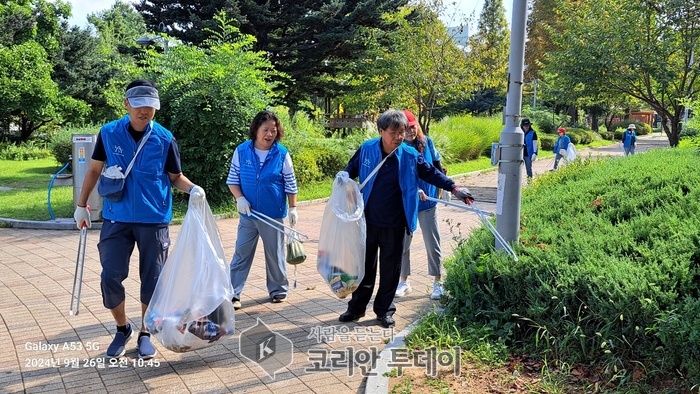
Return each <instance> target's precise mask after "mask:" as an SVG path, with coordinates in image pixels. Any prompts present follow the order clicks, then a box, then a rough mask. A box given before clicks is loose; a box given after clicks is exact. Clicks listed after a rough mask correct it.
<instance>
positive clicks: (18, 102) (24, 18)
mask: <svg viewBox="0 0 700 394" xmlns="http://www.w3.org/2000/svg"><path fill="white" fill-rule="evenodd" d="M68 15H70V5H68V4H67V3H65V2H63V1H61V0H59V1H57V2H55V3H52V2H48V1H45V0H33V1H27V0H20V1H5V2H3V3H1V4H0V21H3V22H5V23H6V25H5V30H4V31H3V32H2V33H0V95H1V96H0V97H2V98H3V100H2V102H1V103H0V125H2V129H3V130H2V131H3V134H5V137H4V138H8V139H16V140H19V141H26V140H27V139H29V138H30V137H31V135H32V133H33V132H35V131H36V130H38V129H39V128H41V127H44V126H48V125H50V124H54V123H57V124H60V123H62V122H64V121H65V119H68V118H73V117H79V116H81V115H82V114H84V113H85V112H86V111H87V106H86V105H85V104H84V103H82V102H80V101H78V100H75V99H73V98H71V97H69V96H66V95H64V94H61V93H60V91H59V88H58V85H57V84H56V83H55V82H54V81H53V80H52V79H51V72H52V68H53V65H52V64H51V62H50V58H51V57H52V56H54V55H55V54H56V53H57V52H58V51H59V46H60V45H59V38H60V33H61V30H60V26H59V21H60V19H61V18H65V17H67V16H68ZM14 127H16V128H18V129H19V131H18V133H17V135H15V133H11V132H10V130H11V129H12V128H14Z"/></svg>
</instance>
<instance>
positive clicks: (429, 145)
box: [396, 110, 445, 300]
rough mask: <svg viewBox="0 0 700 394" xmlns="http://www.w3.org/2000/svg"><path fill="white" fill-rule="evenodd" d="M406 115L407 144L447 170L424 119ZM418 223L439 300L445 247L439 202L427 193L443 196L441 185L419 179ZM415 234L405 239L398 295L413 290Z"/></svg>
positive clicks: (433, 297) (434, 291)
mask: <svg viewBox="0 0 700 394" xmlns="http://www.w3.org/2000/svg"><path fill="white" fill-rule="evenodd" d="M403 113H404V115H406V118H407V119H408V129H407V130H406V138H405V139H404V140H403V142H404V144H407V145H409V146H412V147H413V148H414V149H416V150H417V151H418V153H420V154H421V155H422V156H423V159H425V161H426V162H428V163H430V164H432V165H433V167H435V168H437V169H438V170H439V171H441V172H444V171H443V169H442V165H441V164H440V153H438V151H437V149H435V144H433V140H432V139H431V138H430V137H428V136H426V135H424V134H423V129H422V128H421V127H420V123H418V121H417V120H416V117H415V115H413V113H412V112H411V111H408V110H404V111H403ZM418 188H419V189H418V197H419V199H420V201H419V202H418V224H419V225H420V228H421V232H422V233H423V242H425V250H426V251H427V252H428V274H429V275H431V276H434V277H435V280H434V281H433V292H432V294H431V295H430V298H431V299H433V300H439V299H440V297H442V295H443V294H444V293H445V291H444V288H443V285H442V280H441V279H442V248H441V247H440V228H439V223H440V220H439V219H438V213H437V203H436V202H434V201H427V197H433V198H439V197H438V188H437V187H435V186H433V185H431V184H429V183H428V182H425V181H423V180H418ZM412 240H413V235H412V234H407V235H406V237H405V241H404V251H403V256H402V258H401V277H400V278H399V286H398V287H397V288H396V297H403V296H405V295H407V294H408V293H410V292H411V291H413V289H412V288H411V282H409V281H408V276H409V275H411V242H412Z"/></svg>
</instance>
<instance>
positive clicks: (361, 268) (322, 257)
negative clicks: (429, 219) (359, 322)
mask: <svg viewBox="0 0 700 394" xmlns="http://www.w3.org/2000/svg"><path fill="white" fill-rule="evenodd" d="M364 208H365V207H364V201H363V200H362V194H361V193H360V188H359V186H358V185H357V182H355V181H353V180H352V179H350V178H349V177H348V175H347V173H342V175H339V176H337V177H336V178H335V180H334V182H333V191H332V193H331V196H330V198H329V200H328V203H327V204H326V208H325V210H324V212H323V221H322V222H321V234H320V236H319V240H318V262H317V266H316V269H317V271H318V273H319V274H321V276H322V277H323V280H325V281H326V283H327V284H328V286H329V287H330V289H331V290H332V291H333V293H335V295H337V296H338V297H339V298H345V297H347V296H348V295H350V294H352V292H353V291H355V290H356V289H357V287H358V286H359V285H360V282H361V281H362V278H363V277H364V275H365V249H366V244H365V242H366V236H367V226H366V223H365V217H364Z"/></svg>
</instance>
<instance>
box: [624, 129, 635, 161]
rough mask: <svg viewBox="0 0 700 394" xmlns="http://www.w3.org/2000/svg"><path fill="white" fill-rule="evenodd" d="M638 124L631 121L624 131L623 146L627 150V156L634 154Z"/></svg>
mask: <svg viewBox="0 0 700 394" xmlns="http://www.w3.org/2000/svg"><path fill="white" fill-rule="evenodd" d="M636 130H637V126H635V125H634V123H630V125H629V126H627V130H625V131H624V132H623V133H622V148H623V149H624V151H625V156H627V155H633V154H634V148H636V147H637V133H636Z"/></svg>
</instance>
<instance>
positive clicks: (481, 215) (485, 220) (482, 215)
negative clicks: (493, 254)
mask: <svg viewBox="0 0 700 394" xmlns="http://www.w3.org/2000/svg"><path fill="white" fill-rule="evenodd" d="M428 201H434V202H437V203H440V204H445V205H449V206H451V207H455V208H460V209H464V210H466V211H471V212H475V213H476V214H477V216H479V219H481V222H482V223H483V224H484V226H486V228H487V229H489V231H491V234H493V236H494V237H496V241H498V243H499V244H501V246H503V249H505V250H506V252H508V254H510V255H511V256H513V261H518V256H517V255H516V254H515V251H514V250H513V248H511V247H510V245H509V244H508V242H506V240H505V239H504V238H503V236H502V235H501V234H500V233H499V232H498V231H497V230H496V227H494V226H493V224H491V221H490V220H489V219H488V218H487V217H486V216H494V214H493V213H491V212H488V211H482V210H481V209H479V208H478V207H477V206H476V204H475V203H474V202H472V203H471V206H468V205H462V204H455V203H453V202H449V201H445V200H440V199H437V198H433V197H428Z"/></svg>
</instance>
